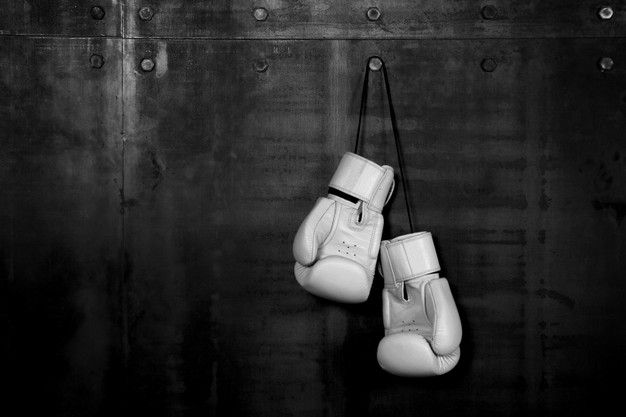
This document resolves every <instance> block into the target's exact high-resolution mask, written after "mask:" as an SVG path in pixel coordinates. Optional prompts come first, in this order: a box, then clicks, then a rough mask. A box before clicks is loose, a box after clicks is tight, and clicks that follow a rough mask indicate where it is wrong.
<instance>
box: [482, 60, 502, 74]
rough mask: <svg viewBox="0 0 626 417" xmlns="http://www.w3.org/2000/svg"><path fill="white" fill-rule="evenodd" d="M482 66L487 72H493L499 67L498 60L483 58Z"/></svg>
mask: <svg viewBox="0 0 626 417" xmlns="http://www.w3.org/2000/svg"><path fill="white" fill-rule="evenodd" d="M480 67H481V68H482V69H483V71H485V72H493V71H495V70H496V68H497V67H498V63H497V62H496V60H495V59H493V58H485V59H483V60H482V62H481V63H480Z"/></svg>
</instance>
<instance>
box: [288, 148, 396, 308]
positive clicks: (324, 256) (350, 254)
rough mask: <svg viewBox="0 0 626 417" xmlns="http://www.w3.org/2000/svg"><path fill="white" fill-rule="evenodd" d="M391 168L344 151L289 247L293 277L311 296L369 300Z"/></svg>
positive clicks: (388, 192)
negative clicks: (328, 181)
mask: <svg viewBox="0 0 626 417" xmlns="http://www.w3.org/2000/svg"><path fill="white" fill-rule="evenodd" d="M393 184H394V181H393V168H391V167H389V166H386V165H384V166H379V165H377V164H375V163H374V162H372V161H369V160H367V159H365V158H363V157H362V156H359V155H356V154H354V153H351V152H347V153H346V154H345V155H344V156H343V158H342V159H341V162H340V163H339V167H338V168H337V171H335V174H334V175H333V177H332V179H331V181H330V185H329V189H328V196H327V197H321V198H319V199H318V200H317V203H316V204H315V207H314V208H313V210H312V211H311V212H310V213H309V215H308V216H307V217H306V218H305V219H304V221H303V222H302V225H300V228H299V229H298V233H297V234H296V237H295V240H294V242H293V255H294V257H295V259H296V264H295V266H294V272H295V276H296V280H297V281H298V282H299V283H300V285H301V286H302V287H303V288H304V289H306V290H307V291H309V292H310V293H312V294H315V295H318V296H320V297H324V298H328V299H330V300H335V301H340V302H344V303H360V302H363V301H365V300H367V297H368V296H369V292H370V288H371V286H372V280H373V278H374V270H375V268H376V259H377V257H378V250H379V248H380V240H381V234H382V230H383V216H382V215H381V211H382V208H383V206H384V205H385V204H386V203H387V201H388V200H389V197H390V196H391V193H392V192H393Z"/></svg>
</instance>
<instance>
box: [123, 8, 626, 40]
mask: <svg viewBox="0 0 626 417" xmlns="http://www.w3.org/2000/svg"><path fill="white" fill-rule="evenodd" d="M606 3H610V4H608V5H609V6H611V7H612V9H613V15H612V17H611V19H608V20H602V19H600V17H599V16H598V11H599V9H600V8H601V6H603V5H604V4H603V3H602V2H598V1H597V0H580V1H575V2H573V1H571V0H550V1H545V0H510V1H504V0H490V1H484V0H462V1H441V0H424V1H419V2H416V1H415V0H392V1H377V0H376V1H370V0H368V1H364V0H358V1H334V0H321V1H320V0H297V1H275V0H260V1H254V2H251V1H248V0H213V1H204V0H150V1H147V0H131V1H129V2H128V6H127V13H128V19H127V20H126V22H127V33H128V34H129V36H131V37H153V36H154V37H202V38H242V39H246V38H247V39H249V38H264V39H276V38H286V39H293V38H305V39H317V38H380V39H396V38H414V39H428V38H442V39H446V38H513V37H519V38H535V37H589V36H605V37H606V36H626V29H625V28H626V4H625V3H624V2H623V1H613V2H606ZM372 7H376V8H377V9H378V12H379V18H378V19H377V20H374V21H372V20H370V18H368V10H369V9H370V8H372ZM142 9H143V10H142ZM256 9H262V10H258V11H256V12H255V10H256ZM370 16H371V15H370ZM373 17H376V13H374V14H373Z"/></svg>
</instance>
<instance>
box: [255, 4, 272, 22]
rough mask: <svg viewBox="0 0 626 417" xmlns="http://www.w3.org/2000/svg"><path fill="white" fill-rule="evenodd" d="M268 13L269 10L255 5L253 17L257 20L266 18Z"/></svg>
mask: <svg viewBox="0 0 626 417" xmlns="http://www.w3.org/2000/svg"><path fill="white" fill-rule="evenodd" d="M268 15H269V12H268V11H267V9H266V8H265V7H257V8H256V9H254V18H255V19H256V20H257V21H259V22H262V21H264V20H267V16H268Z"/></svg>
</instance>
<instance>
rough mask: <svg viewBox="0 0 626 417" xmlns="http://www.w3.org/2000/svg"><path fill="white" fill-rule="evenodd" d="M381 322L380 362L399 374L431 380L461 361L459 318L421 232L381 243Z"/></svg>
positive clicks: (429, 241)
mask: <svg viewBox="0 0 626 417" xmlns="http://www.w3.org/2000/svg"><path fill="white" fill-rule="evenodd" d="M380 262H381V266H382V269H383V277H384V280H385V288H384V289H383V322H384V325H385V337H384V338H383V339H382V340H381V341H380V343H379V344H378V363H379V364H380V366H381V367H382V368H383V369H384V370H386V371H388V372H390V373H392V374H394V375H398V376H433V375H441V374H445V373H446V372H448V371H450V370H451V369H452V368H454V366H455V365H456V364H457V362H458V361H459V358H460V356H461V350H460V348H459V344H460V343H461V334H462V331H461V320H460V318H459V313H458V311H457V309H456V305H455V304H454V299H453V298H452V293H451V292H450V286H449V285H448V281H447V280H446V279H445V278H439V273H438V272H439V269H440V268H439V261H438V260H437V253H436V252H435V246H434V244H433V239H432V236H431V234H430V233H428V232H419V233H413V234H409V235H404V236H400V237H397V238H395V239H393V240H391V241H388V240H386V241H383V242H382V243H381V245H380Z"/></svg>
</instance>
